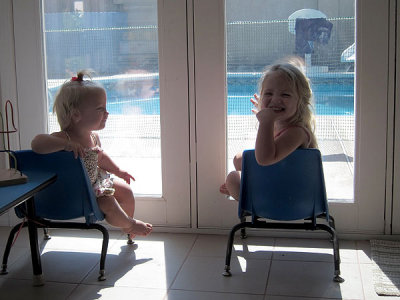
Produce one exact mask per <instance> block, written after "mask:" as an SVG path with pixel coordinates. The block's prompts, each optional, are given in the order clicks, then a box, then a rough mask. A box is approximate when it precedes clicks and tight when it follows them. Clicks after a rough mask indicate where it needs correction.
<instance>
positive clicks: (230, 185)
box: [219, 152, 243, 200]
mask: <svg viewBox="0 0 400 300" xmlns="http://www.w3.org/2000/svg"><path fill="white" fill-rule="evenodd" d="M242 155H243V152H239V153H237V154H236V155H235V157H234V158H233V166H234V167H235V170H236V171H241V170H242ZM237 173H239V175H237ZM238 176H239V177H238ZM228 181H229V182H228ZM238 182H239V183H238ZM219 192H220V193H221V194H225V195H228V196H232V197H233V198H235V199H236V200H239V193H240V172H235V171H233V172H231V173H229V174H228V176H227V177H226V180H225V183H223V184H222V185H221V186H220V187H219ZM232 193H233V194H232Z"/></svg>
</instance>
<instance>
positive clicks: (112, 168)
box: [98, 151, 135, 184]
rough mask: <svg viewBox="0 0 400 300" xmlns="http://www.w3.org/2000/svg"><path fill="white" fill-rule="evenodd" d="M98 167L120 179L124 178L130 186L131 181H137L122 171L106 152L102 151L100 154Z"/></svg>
mask: <svg viewBox="0 0 400 300" xmlns="http://www.w3.org/2000/svg"><path fill="white" fill-rule="evenodd" d="M98 166H99V167H100V168H101V169H103V170H105V171H107V172H109V173H111V174H114V175H116V176H118V177H119V178H122V179H123V180H124V181H125V182H126V183H128V184H129V182H130V181H131V179H132V180H133V181H135V178H134V177H133V176H132V175H131V174H129V173H128V172H126V171H123V170H121V169H120V168H119V167H118V166H117V165H116V164H115V162H114V161H113V160H112V159H111V157H110V156H108V154H107V153H105V152H104V151H100V152H99V153H98Z"/></svg>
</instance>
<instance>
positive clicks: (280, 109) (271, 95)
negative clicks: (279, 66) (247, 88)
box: [260, 71, 299, 121]
mask: <svg viewBox="0 0 400 300" xmlns="http://www.w3.org/2000/svg"><path fill="white" fill-rule="evenodd" d="M293 88H294V87H293V86H292V84H291V83H290V82H289V80H288V79H287V78H286V77H285V75H284V74H282V73H281V72H280V71H273V72H271V73H269V74H268V75H267V77H266V78H265V79H264V81H263V83H262V86H261V99H260V109H264V108H269V109H272V110H273V111H274V112H275V113H276V114H279V116H278V117H277V119H276V120H280V121H285V120H288V119H289V118H291V117H293V116H294V114H295V113H296V111H297V104H298V102H299V97H298V95H297V93H296V91H295V90H294V89H293Z"/></svg>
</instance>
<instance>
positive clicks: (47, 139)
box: [31, 132, 84, 158]
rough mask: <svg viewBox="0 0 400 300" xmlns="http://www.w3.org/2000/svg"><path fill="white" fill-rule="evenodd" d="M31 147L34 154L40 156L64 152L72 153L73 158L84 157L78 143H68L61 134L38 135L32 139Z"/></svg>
mask: <svg viewBox="0 0 400 300" xmlns="http://www.w3.org/2000/svg"><path fill="white" fill-rule="evenodd" d="M31 147H32V150H33V151H34V152H36V153H40V154H47V153H53V152H57V151H61V150H65V151H72V152H74V155H75V158H77V157H78V156H83V155H84V152H83V148H82V146H81V145H80V144H78V143H75V142H72V141H69V140H68V139H67V138H66V137H65V136H64V134H63V133H62V132H54V133H52V134H38V135H37V136H35V137H34V138H33V140H32V142H31Z"/></svg>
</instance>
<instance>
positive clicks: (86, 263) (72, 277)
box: [6, 250, 100, 283]
mask: <svg viewBox="0 0 400 300" xmlns="http://www.w3.org/2000/svg"><path fill="white" fill-rule="evenodd" d="M99 261H100V255H99V254H97V253H90V252H86V253H85V252H72V251H68V252H64V251H61V250H44V251H43V253H42V255H41V262H42V270H43V275H44V279H45V281H46V282H49V281H56V282H66V283H80V282H81V281H82V280H83V279H84V278H85V277H86V276H87V274H88V273H89V271H90V270H92V269H93V268H95V267H97V266H98V263H99ZM96 271H97V273H98V269H96ZM32 274H33V271H32V262H31V256H30V254H29V255H27V256H25V257H23V258H21V259H19V260H18V261H17V262H15V263H14V264H13V265H11V266H10V268H9V273H8V274H7V275H6V276H7V277H9V278H18V279H31V278H32Z"/></svg>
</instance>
